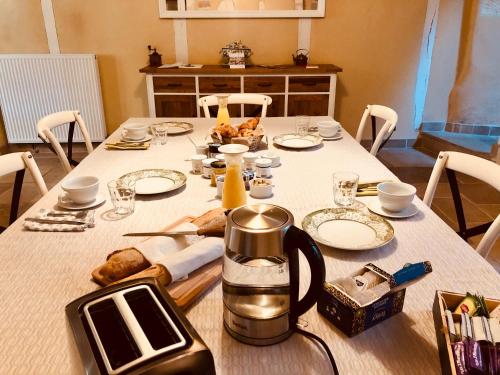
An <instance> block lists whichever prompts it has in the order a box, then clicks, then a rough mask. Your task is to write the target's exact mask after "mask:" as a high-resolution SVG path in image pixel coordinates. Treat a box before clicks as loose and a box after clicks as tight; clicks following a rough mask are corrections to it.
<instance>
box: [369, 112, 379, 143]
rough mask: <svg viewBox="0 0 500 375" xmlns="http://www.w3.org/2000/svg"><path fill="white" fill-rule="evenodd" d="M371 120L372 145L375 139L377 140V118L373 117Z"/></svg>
mask: <svg viewBox="0 0 500 375" xmlns="http://www.w3.org/2000/svg"><path fill="white" fill-rule="evenodd" d="M370 117H371V120H372V145H373V144H374V143H375V139H376V138H377V118H376V117H375V116H371V115H370Z"/></svg>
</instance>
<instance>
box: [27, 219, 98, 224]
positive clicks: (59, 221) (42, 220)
mask: <svg viewBox="0 0 500 375" xmlns="http://www.w3.org/2000/svg"><path fill="white" fill-rule="evenodd" d="M24 220H26V221H33V222H35V223H40V224H71V225H89V224H90V223H89V222H86V221H83V220H59V219H55V220H51V219H40V218H37V217H26V218H24Z"/></svg>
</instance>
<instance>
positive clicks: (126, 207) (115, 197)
mask: <svg viewBox="0 0 500 375" xmlns="http://www.w3.org/2000/svg"><path fill="white" fill-rule="evenodd" d="M108 190H109V195H110V196H111V202H112V203H113V206H114V214H115V215H117V216H120V217H125V216H128V215H130V214H132V213H133V212H134V207H135V181H134V180H130V179H123V180H122V179H119V180H113V181H110V182H108Z"/></svg>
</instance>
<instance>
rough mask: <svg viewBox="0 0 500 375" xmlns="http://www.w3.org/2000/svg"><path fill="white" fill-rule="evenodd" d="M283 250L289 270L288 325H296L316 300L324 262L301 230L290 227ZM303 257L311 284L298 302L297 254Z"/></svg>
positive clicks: (322, 275)
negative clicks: (309, 273)
mask: <svg viewBox="0 0 500 375" xmlns="http://www.w3.org/2000/svg"><path fill="white" fill-rule="evenodd" d="M283 244H284V248H285V251H286V252H287V253H288V261H289V269H290V325H291V326H293V325H295V324H296V323H297V319H298V317H299V316H300V315H302V314H304V313H305V312H306V311H307V310H309V309H310V308H311V307H312V306H313V305H314V304H315V303H316V301H317V300H318V298H319V295H320V293H321V290H322V288H323V284H324V282H325V260H324V259H323V255H322V254H321V251H320V249H319V248H318V245H316V243H315V242H314V240H313V239H312V238H311V236H309V235H308V234H307V233H306V232H304V231H303V230H301V229H299V228H297V227H296V226H293V225H292V226H291V227H290V228H289V229H288V230H287V232H286V235H285V238H284V243H283ZM299 249H300V251H301V252H302V253H303V254H304V255H305V257H306V259H307V262H308V263H309V268H310V269H311V284H310V285H309V289H308V290H307V292H306V294H305V295H304V297H303V298H302V299H301V300H300V301H299V280H300V275H299V253H298V250H299Z"/></svg>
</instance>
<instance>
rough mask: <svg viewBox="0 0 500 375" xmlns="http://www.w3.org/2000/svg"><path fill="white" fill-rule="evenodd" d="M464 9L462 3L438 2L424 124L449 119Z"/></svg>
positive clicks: (451, 0)
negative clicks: (449, 99) (450, 97)
mask: <svg viewBox="0 0 500 375" xmlns="http://www.w3.org/2000/svg"><path fill="white" fill-rule="evenodd" d="M463 6H464V3H463V0H441V1H440V2H439V17H438V24H437V30H436V42H435V44H434V51H433V53H432V65H431V72H430V77H429V86H428V89H427V97H426V101H425V108H424V116H423V121H424V122H446V119H447V117H448V97H449V95H450V92H451V89H452V88H453V84H454V83H455V77H456V70H457V62H458V50H459V46H460V30H461V27H462V11H463Z"/></svg>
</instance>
